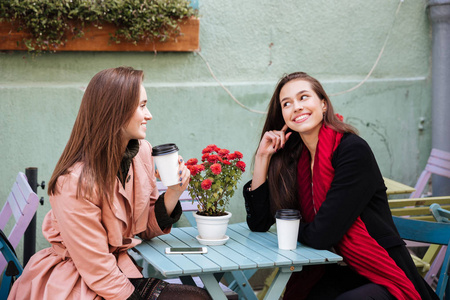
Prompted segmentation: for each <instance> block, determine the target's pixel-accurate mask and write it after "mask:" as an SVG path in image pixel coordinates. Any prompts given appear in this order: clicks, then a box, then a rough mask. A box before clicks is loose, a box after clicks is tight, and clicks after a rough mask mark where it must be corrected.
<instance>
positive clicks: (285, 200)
mask: <svg viewBox="0 0 450 300" xmlns="http://www.w3.org/2000/svg"><path fill="white" fill-rule="evenodd" d="M292 80H303V81H307V82H309V83H310V84H311V88H312V90H313V91H314V92H315V93H316V94H317V96H318V97H319V99H322V100H324V101H325V104H326V107H327V110H326V112H325V115H324V119H323V122H325V125H327V126H328V127H330V128H332V129H334V130H336V131H337V132H350V133H354V134H358V131H357V130H356V129H355V128H354V127H353V126H351V125H349V124H346V123H344V122H342V121H341V120H339V118H338V117H337V116H336V114H335V112H334V109H333V106H332V105H331V102H330V99H329V98H328V95H327V94H326V92H325V90H324V89H323V87H322V85H321V84H320V82H319V81H318V80H317V79H315V78H313V77H311V76H309V75H308V74H306V73H304V72H295V73H291V74H288V75H284V76H283V77H282V78H281V79H280V80H279V82H278V84H277V86H276V88H275V91H274V92H273V95H272V99H271V100H270V103H269V107H268V112H267V119H266V122H265V124H264V127H263V130H262V133H261V139H262V138H263V136H264V133H265V132H267V131H271V130H281V128H282V127H283V126H284V125H285V121H284V119H283V115H282V111H281V104H280V91H281V89H282V88H283V86H284V85H285V84H286V83H288V82H290V81H292ZM288 132H292V130H291V129H288V130H287V131H286V133H288ZM303 145H304V144H303V141H302V139H301V138H300V134H298V133H296V132H294V133H293V134H291V136H290V137H289V140H288V141H287V142H286V145H285V146H284V148H283V149H281V150H279V151H277V152H276V153H275V154H273V155H272V158H271V160H270V165H269V170H268V174H267V177H268V178H267V181H268V184H269V190H270V198H271V211H272V213H275V211H276V210H277V209H280V208H297V209H298V208H299V201H298V194H297V193H298V186H297V163H298V160H299V158H300V154H301V152H302V149H303Z"/></svg>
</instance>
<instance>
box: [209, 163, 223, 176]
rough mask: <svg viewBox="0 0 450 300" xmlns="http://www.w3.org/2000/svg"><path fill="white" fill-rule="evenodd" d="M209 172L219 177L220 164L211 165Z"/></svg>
mask: <svg viewBox="0 0 450 300" xmlns="http://www.w3.org/2000/svg"><path fill="white" fill-rule="evenodd" d="M211 172H213V174H215V175H219V174H220V172H222V166H221V165H220V164H212V165H211Z"/></svg>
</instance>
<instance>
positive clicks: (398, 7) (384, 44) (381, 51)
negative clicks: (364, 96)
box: [329, 0, 403, 97]
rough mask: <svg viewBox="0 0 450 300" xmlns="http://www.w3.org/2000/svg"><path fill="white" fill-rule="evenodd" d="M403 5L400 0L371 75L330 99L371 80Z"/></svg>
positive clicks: (370, 72)
mask: <svg viewBox="0 0 450 300" xmlns="http://www.w3.org/2000/svg"><path fill="white" fill-rule="evenodd" d="M402 3H403V0H400V2H399V3H398V6H397V11H396V12H395V17H394V21H393V22H392V26H391V28H390V29H389V31H388V34H387V35H386V38H385V40H384V43H383V47H382V48H381V50H380V53H379V54H378V57H377V59H376V60H375V63H374V64H373V67H372V69H370V71H369V73H368V74H367V76H366V77H365V78H364V79H363V80H362V81H361V82H360V83H358V84H357V85H355V86H354V87H352V88H350V89H348V90H345V91H342V92H338V93H334V94H329V96H330V97H333V96H339V95H342V94H346V93H349V92H352V91H354V90H356V89H357V88H359V87H360V86H362V85H363V84H364V83H365V82H366V81H367V80H368V79H369V77H370V76H371V75H372V73H373V71H374V70H375V68H376V67H377V65H378V62H379V61H380V58H381V56H382V55H383V52H384V49H385V48H386V44H387V42H388V40H389V37H390V36H391V32H392V28H394V24H395V20H396V19H397V14H398V12H399V11H400V6H401V5H402Z"/></svg>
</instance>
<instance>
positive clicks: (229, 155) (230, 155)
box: [227, 153, 237, 160]
mask: <svg viewBox="0 0 450 300" xmlns="http://www.w3.org/2000/svg"><path fill="white" fill-rule="evenodd" d="M227 158H228V160H233V159H236V158H237V157H236V154H234V153H231V154H228V155H227Z"/></svg>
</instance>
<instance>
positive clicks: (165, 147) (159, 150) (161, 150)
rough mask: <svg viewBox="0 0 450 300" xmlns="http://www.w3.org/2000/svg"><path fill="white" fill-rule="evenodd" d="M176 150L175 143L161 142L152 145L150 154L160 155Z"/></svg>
mask: <svg viewBox="0 0 450 300" xmlns="http://www.w3.org/2000/svg"><path fill="white" fill-rule="evenodd" d="M177 151H178V147H177V145H175V144H162V145H158V146H155V147H153V149H152V155H153V156H160V155H166V154H171V153H174V152H177Z"/></svg>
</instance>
